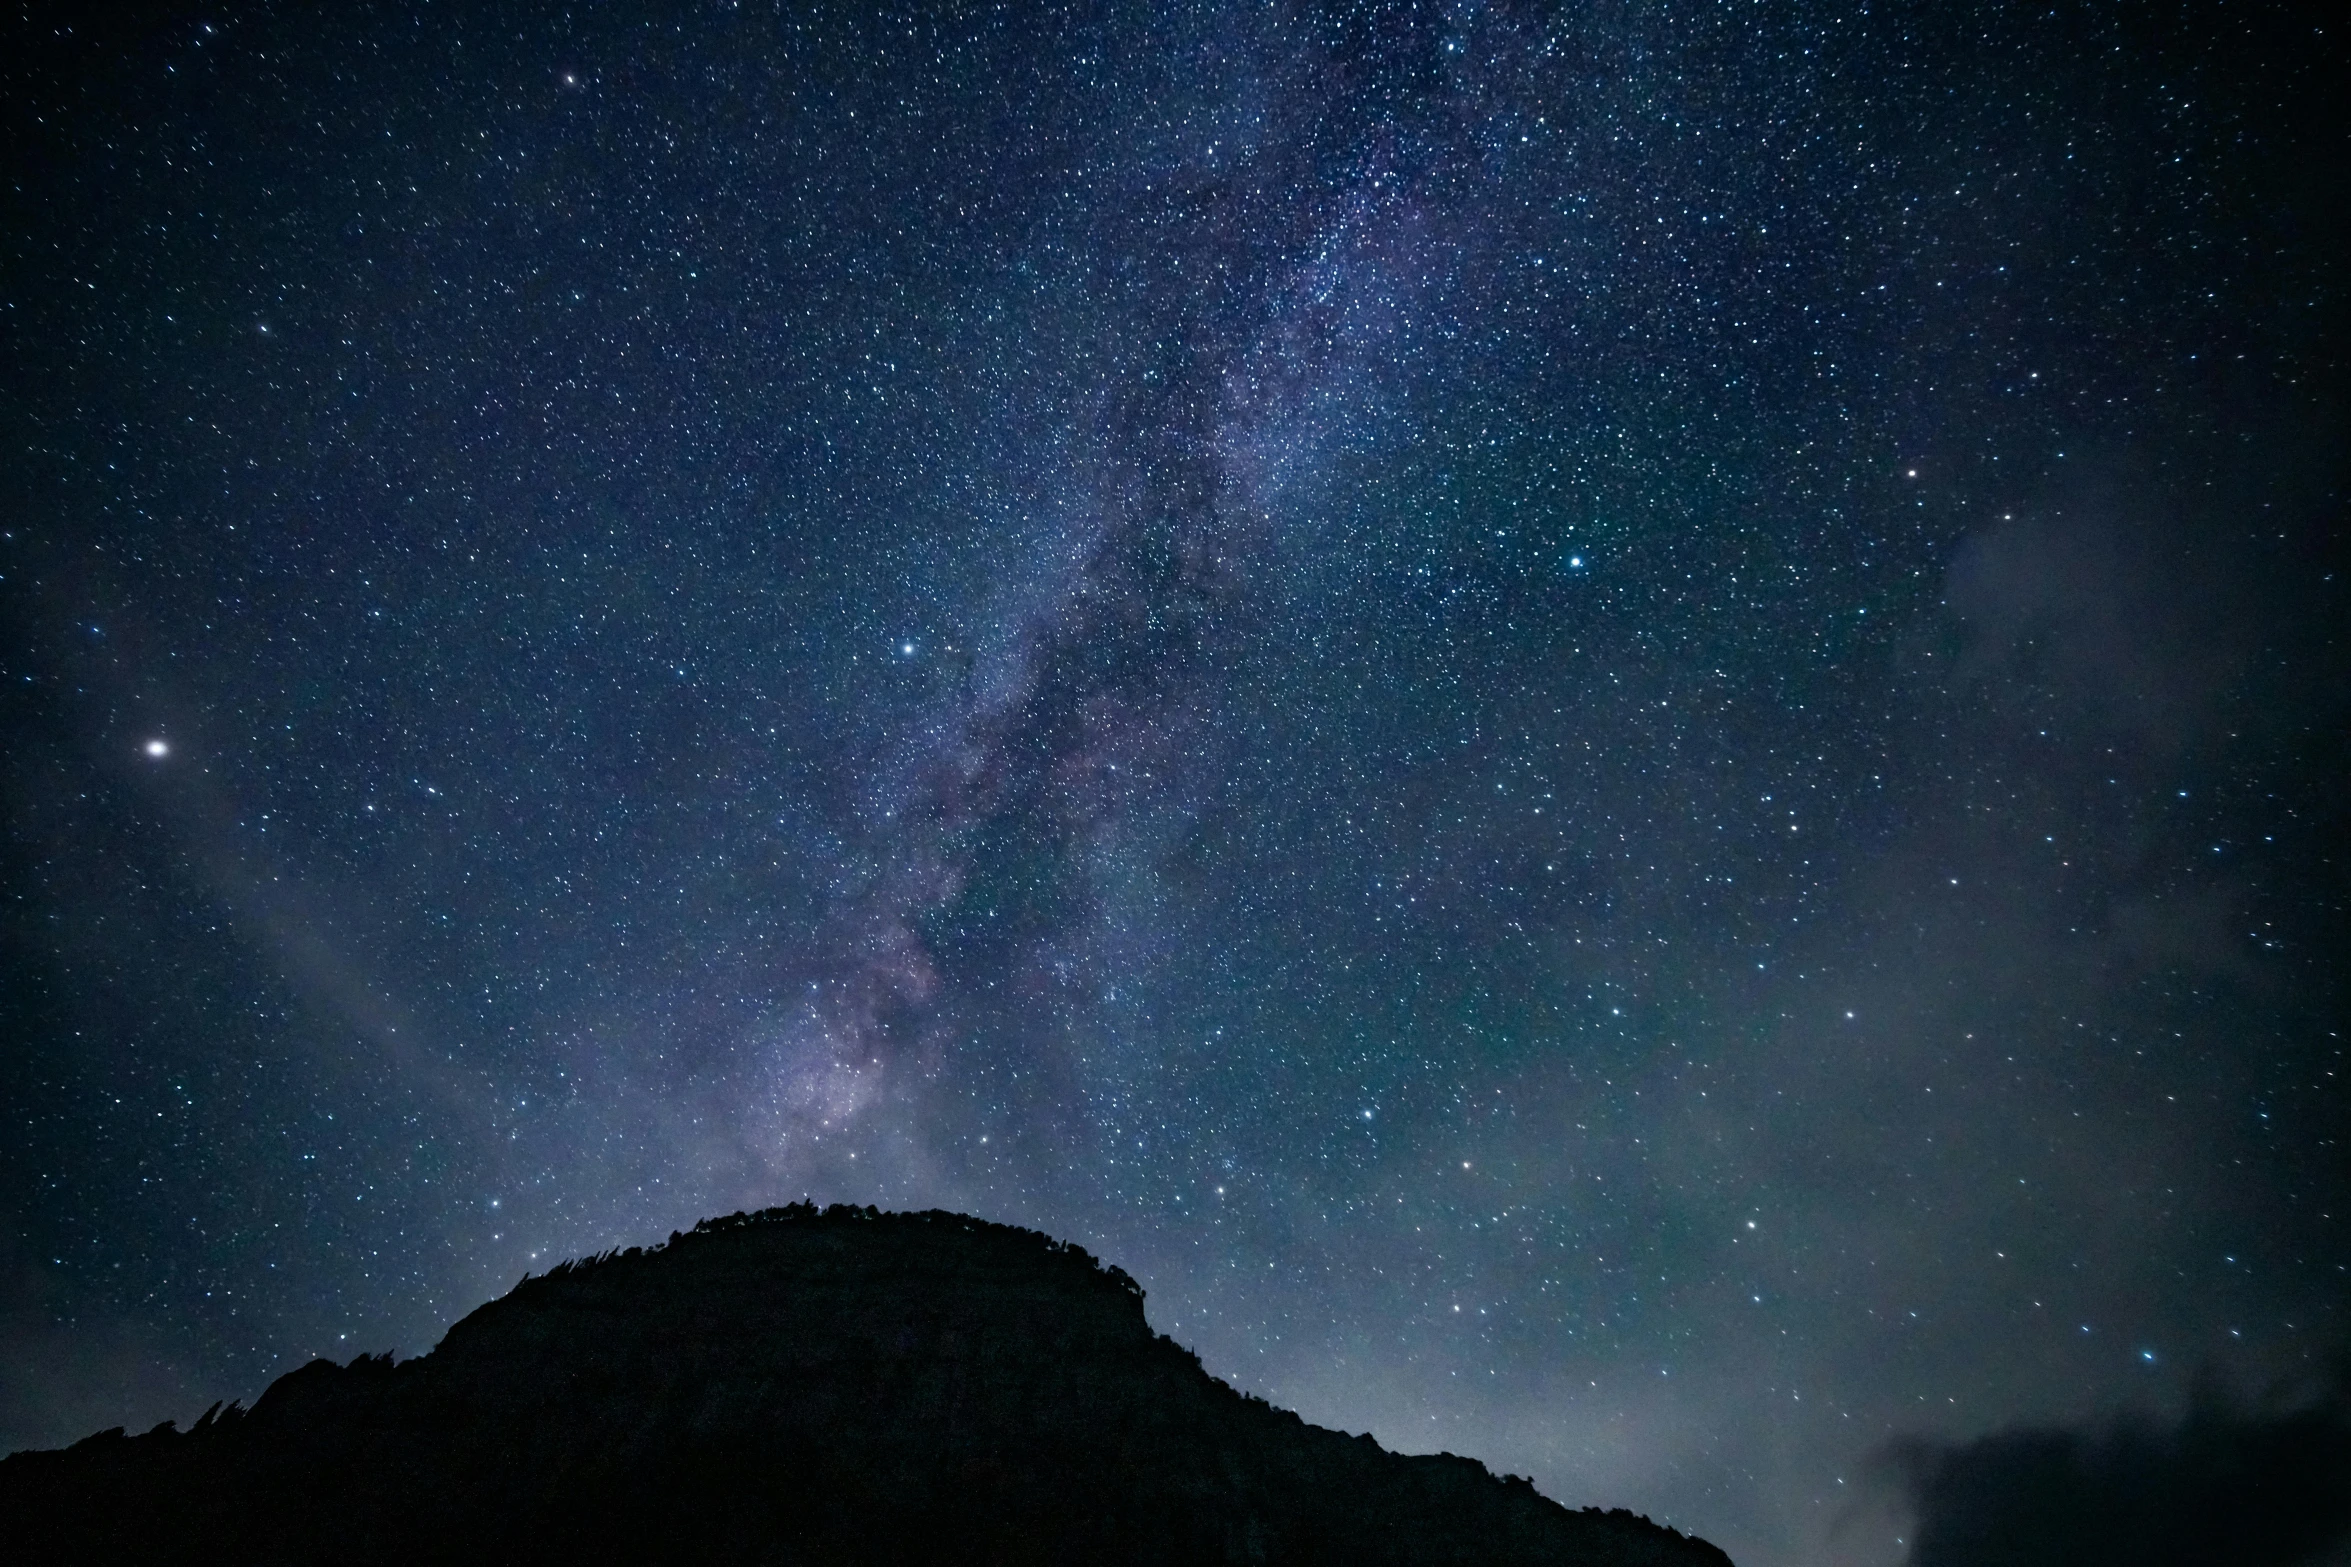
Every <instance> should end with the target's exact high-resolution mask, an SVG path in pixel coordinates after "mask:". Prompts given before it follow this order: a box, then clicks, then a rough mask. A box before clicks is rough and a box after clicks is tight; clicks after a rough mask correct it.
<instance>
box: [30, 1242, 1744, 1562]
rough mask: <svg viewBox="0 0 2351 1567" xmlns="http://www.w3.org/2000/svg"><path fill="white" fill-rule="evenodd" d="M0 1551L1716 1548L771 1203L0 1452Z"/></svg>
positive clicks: (1670, 1558)
mask: <svg viewBox="0 0 2351 1567" xmlns="http://www.w3.org/2000/svg"><path fill="white" fill-rule="evenodd" d="M0 1539H6V1540H7V1541H8V1542H9V1545H8V1548H7V1554H8V1556H9V1558H10V1559H11V1560H12V1561H16V1562H22V1563H31V1562H69V1561H70V1562H90V1561H104V1560H123V1559H129V1558H131V1557H134V1556H136V1557H140V1558H145V1559H149V1560H155V1561H165V1560H174V1561H177V1560H188V1559H191V1558H192V1559H196V1560H209V1559H220V1560H236V1561H240V1562H253V1563H278V1562H297V1561H299V1562H326V1561H333V1562H336V1563H355V1564H364V1563H377V1562H382V1563H391V1562H401V1563H414V1562H434V1561H444V1562H447V1561H469V1562H499V1563H506V1562H522V1561H534V1562H536V1561H546V1562H552V1561H565V1562H580V1561H624V1560H625V1561H632V1562H669V1561H680V1562H682V1561H696V1562H772V1563H797V1562H809V1563H816V1562H823V1563H841V1562H900V1561H924V1562H972V1563H980V1562H989V1563H1028V1562H1069V1563H1114V1562H1115V1563H1170V1564H1173V1563H1211V1562H1214V1563H1225V1562H1231V1563H1256V1562H1262V1563H1299V1564H1304V1563H1332V1564H1340V1563H1346V1564H1370V1563H1389V1562H1392V1563H1407V1562H1409V1563H1415V1564H1421V1563H1461V1564H1465V1567H1466V1564H1470V1563H1479V1564H1486V1563H1492V1564H1501V1563H1537V1562H1541V1563H1556V1564H1571V1563H1572V1564H1579V1567H1729V1559H1728V1558H1727V1557H1725V1556H1724V1555H1723V1554H1722V1552H1720V1551H1718V1550H1716V1549H1715V1548H1714V1547H1713V1546H1711V1545H1708V1544H1706V1543H1705V1542H1703V1541H1700V1540H1694V1539H1690V1538H1687V1537H1685V1536H1683V1535H1681V1534H1678V1533H1676V1532H1674V1531H1673V1530H1671V1529H1666V1528H1661V1527H1659V1526H1657V1525H1655V1524H1652V1523H1650V1522H1649V1521H1648V1520H1647V1519H1645V1518H1639V1517H1636V1516H1634V1515H1633V1514H1631V1513H1627V1512H1622V1511H1615V1512H1605V1513H1603V1512H1600V1511H1598V1510H1597V1509H1591V1508H1587V1509H1585V1510H1584V1511H1582V1512H1573V1511H1570V1510H1568V1509H1567V1508H1564V1507H1561V1506H1559V1505H1558V1504H1557V1503H1554V1502H1551V1501H1549V1500H1547V1499H1545V1498H1544V1497H1542V1496H1541V1495H1539V1494H1537V1492H1536V1491H1535V1488H1534V1487H1533V1486H1532V1485H1531V1484H1529V1483H1528V1482H1527V1481H1525V1480H1520V1479H1497V1478H1496V1477H1495V1476H1493V1475H1492V1474H1490V1473H1488V1472H1487V1470H1486V1469H1485V1467H1484V1466H1483V1465H1481V1464H1478V1463H1476V1462H1474V1461H1472V1460H1470V1459H1466V1458H1456V1457H1453V1456H1451V1455H1439V1456H1433V1457H1406V1456H1403V1455H1400V1454H1396V1453H1390V1452H1387V1451H1385V1450H1383V1449H1382V1448H1381V1447H1380V1446H1379V1444H1378V1443H1376V1442H1374V1441H1373V1440H1372V1439H1371V1438H1370V1437H1369V1436H1358V1437H1350V1436H1345V1435H1342V1434H1341V1433H1339V1432H1336V1431H1327V1430H1324V1429H1322V1428H1320V1427H1318V1426H1310V1425H1308V1424H1306V1423H1305V1422H1304V1421H1302V1420H1300V1419H1299V1418H1298V1417H1297V1416H1296V1415H1294V1414H1290V1413H1288V1412H1286V1411H1283V1410H1279V1409H1276V1408H1274V1407H1272V1406H1271V1405H1269V1404H1267V1403H1265V1402H1264V1401H1262V1400H1260V1399H1256V1398H1252V1397H1248V1396H1246V1395H1244V1394H1241V1393H1237V1392H1235V1391H1234V1390H1233V1389H1231V1388H1230V1387H1227V1386H1226V1385H1225V1384H1224V1383H1222V1382H1219V1381H1217V1380H1216V1379H1215V1378H1213V1377H1211V1376H1209V1375H1208V1374H1207V1373H1206V1372H1205V1371H1203V1370H1202V1369H1201V1367H1200V1362H1199V1358H1198V1357H1197V1356H1196V1355H1194V1354H1192V1353H1191V1352H1190V1351H1189V1350H1186V1349H1184V1348H1182V1347H1181V1346H1180V1345H1178V1344H1176V1343H1175V1342H1174V1341H1173V1340H1171V1339H1168V1338H1165V1337H1162V1336H1160V1335H1159V1334H1156V1333H1154V1332H1152V1330H1151V1328H1150V1326H1149V1324H1148V1323H1147V1322H1145V1320H1144V1317H1143V1292H1142V1290H1141V1288H1140V1287H1138V1286H1137V1285H1136V1284H1135V1282H1134V1280H1132V1279H1131V1278H1129V1277H1128V1276H1127V1275H1126V1274H1124V1273H1122V1272H1120V1271H1119V1270H1118V1269H1117V1268H1115V1267H1104V1266H1102V1265H1100V1264H1098V1263H1097V1262H1096V1261H1095V1260H1094V1259H1093V1258H1092V1257H1090V1256H1088V1255H1087V1254H1086V1252H1085V1251H1083V1250H1082V1249H1080V1248H1078V1247H1076V1246H1071V1245H1065V1244H1062V1243H1059V1242H1056V1241H1054V1240H1051V1239H1050V1238H1048V1237H1046V1236H1043V1235H1038V1234H1035V1233H1033V1232H1030V1231H1026V1230H1018V1229H1012V1228H1009V1227H1007V1226H1004V1225H999V1224H990V1223H986V1222H983V1221H981V1220H977V1219H972V1218H967V1217H965V1216H963V1215H961V1214H953V1213H939V1212H932V1213H906V1214H892V1213H879V1212H876V1211H874V1210H873V1209H870V1208H846V1207H834V1208H828V1209H825V1210H823V1211H822V1212H819V1211H818V1210H817V1209H815V1208H814V1207H812V1206H809V1205H807V1204H800V1205H796V1206H793V1207H790V1208H780V1209H770V1210H768V1211H766V1212H763V1213H755V1214H737V1215H734V1216H732V1217H729V1218H724V1219H712V1220H708V1221H706V1222H704V1223H703V1224H700V1225H698V1226H696V1227H695V1229H694V1230H693V1232H692V1233H691V1234H684V1235H672V1236H671V1237H670V1239H669V1243H668V1244H667V1245H663V1246H655V1247H651V1248H648V1249H644V1250H638V1249H635V1248H631V1249H630V1250H628V1251H624V1252H617V1253H613V1254H609V1255H606V1256H602V1257H596V1258H592V1259H589V1260H587V1261H583V1262H574V1263H566V1264H564V1265H562V1266H560V1267H557V1268H555V1269H554V1270H553V1271H551V1272H549V1273H547V1274H545V1275H544V1276H541V1277H538V1278H530V1279H525V1280H524V1281H523V1282H522V1284H520V1285H519V1286H517V1287H516V1288H515V1289H514V1290H513V1292H512V1293H510V1294H508V1295H506V1296H504V1297H503V1298H501V1299H499V1300H495V1301H492V1302H491V1303H490V1304H488V1305H486V1306H484V1307H482V1308H481V1309H480V1310H478V1311H476V1312H474V1313H473V1314H472V1315H470V1316H468V1317H466V1318H465V1319H464V1320H463V1321H461V1322H459V1323H458V1324H457V1325H456V1326H454V1327H452V1328H451V1329H450V1330H449V1333H448V1335H447V1336H446V1337H445V1338H443V1339H442V1341H441V1343H440V1345H439V1346H438V1347H437V1348H435V1349H434V1350H433V1351H432V1352H431V1353H430V1354H428V1355H424V1356H422V1357H420V1358H418V1359H415V1360H410V1361H405V1362H401V1363H398V1364H395V1363H394V1362H393V1360H392V1358H391V1357H390V1356H389V1355H383V1356H367V1355H363V1356H361V1357H360V1358H359V1359H357V1360H354V1361H353V1362H351V1363H350V1364H349V1365H347V1366H346V1365H337V1364H335V1363H334V1362H332V1361H327V1360H315V1361H312V1362H311V1363H310V1364H309V1365H307V1366H304V1367H303V1368H302V1369H300V1370H299V1371H294V1372H290V1373H288V1374H287V1375H286V1376H283V1377H280V1378H279V1379H278V1380H277V1381H276V1382H274V1383H272V1384H271V1385H270V1387H269V1389H268V1391H266V1392H265V1393H263V1394H262V1396H261V1398H260V1399H259V1400H258V1401H257V1402H256V1403H255V1404H254V1405H253V1407H252V1408H251V1409H250V1410H242V1409H238V1408H236V1407H234V1406H232V1407H231V1408H229V1409H228V1410H225V1411H222V1410H219V1407H218V1406H217V1405H216V1406H214V1410H212V1411H208V1412H207V1413H206V1414H205V1416H204V1418H203V1419H201V1420H199V1421H198V1422H197V1423H196V1425H195V1426H194V1427H193V1428H192V1429H190V1430H187V1431H179V1430H176V1429H175V1428H174V1427H173V1426H172V1424H171V1423H170V1422H166V1423H165V1424H164V1425H162V1426H159V1427H157V1428H156V1429H155V1430H153V1431H150V1432H148V1433H147V1434H146V1435H144V1436H126V1435H124V1434H123V1433H122V1432H121V1431H120V1430H119V1429H118V1430H114V1431H108V1432H104V1433H101V1434H100V1435H97V1436H93V1437H89V1438H87V1439H86V1440H84V1441H81V1442H77V1443H75V1444H74V1445H73V1446H72V1447H69V1448H66V1449H63V1450H62V1451H53V1452H25V1453H17V1454H14V1455H12V1456H10V1457H9V1458H7V1459H6V1460H5V1461H0Z"/></svg>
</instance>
